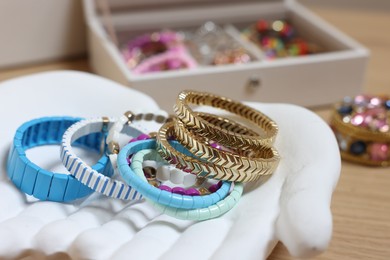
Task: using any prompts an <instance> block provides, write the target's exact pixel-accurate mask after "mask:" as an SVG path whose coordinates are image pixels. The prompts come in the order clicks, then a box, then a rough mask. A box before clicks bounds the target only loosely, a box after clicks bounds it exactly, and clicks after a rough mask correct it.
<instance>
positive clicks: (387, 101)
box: [385, 99, 390, 110]
mask: <svg viewBox="0 0 390 260" xmlns="http://www.w3.org/2000/svg"><path fill="white" fill-rule="evenodd" d="M385 107H386V109H387V110H390V99H389V100H386V101H385Z"/></svg>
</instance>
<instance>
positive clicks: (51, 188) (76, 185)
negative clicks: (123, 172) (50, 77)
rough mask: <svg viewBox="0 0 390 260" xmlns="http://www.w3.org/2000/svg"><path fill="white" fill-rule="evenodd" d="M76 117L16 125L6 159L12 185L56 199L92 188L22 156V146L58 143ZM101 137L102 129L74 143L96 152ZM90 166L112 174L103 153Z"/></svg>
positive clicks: (80, 194) (64, 199)
mask: <svg viewBox="0 0 390 260" xmlns="http://www.w3.org/2000/svg"><path fill="white" fill-rule="evenodd" d="M80 120H81V119H80V118H74V117H43V118H39V119H35V120H31V121H28V122H26V123H24V124H22V125H21V126H20V127H19V128H18V129H17V131H16V134H15V137H14V140H13V144H12V147H11V149H10V152H9V155H8V160H7V174H8V177H9V179H10V180H11V181H12V182H13V183H14V184H15V186H16V187H18V188H19V189H20V190H21V191H23V192H24V193H26V194H29V195H32V196H34V197H35V198H37V199H40V200H49V201H57V202H70V201H73V200H75V199H79V198H83V197H85V196H87V195H89V194H91V193H92V192H93V190H91V189H90V188H88V187H87V186H85V185H83V184H81V183H80V182H79V181H78V180H76V179H75V178H74V177H73V176H71V175H67V174H62V173H53V172H50V171H47V170H45V169H42V168H40V167H39V166H37V165H36V164H34V163H33V162H32V161H30V160H29V159H28V158H27V156H26V150H28V149H30V148H33V147H37V146H44V145H53V144H57V145H59V144H60V143H61V139H62V135H63V133H64V132H65V131H66V129H67V128H68V127H70V126H71V125H72V124H74V123H76V122H78V121H80ZM103 138H104V136H103V134H102V133H93V134H89V135H86V136H84V137H82V138H79V139H78V140H77V141H76V142H75V145H76V146H81V147H84V148H87V149H89V150H92V151H94V152H100V144H101V141H102V140H103ZM92 169H93V170H94V171H99V172H102V175H103V176H104V175H107V176H110V175H111V174H112V169H111V167H110V165H109V159H108V157H107V156H105V155H104V156H102V157H101V159H100V160H99V161H98V162H97V163H96V164H95V165H94V166H92Z"/></svg>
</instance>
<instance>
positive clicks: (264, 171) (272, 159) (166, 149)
mask: <svg viewBox="0 0 390 260" xmlns="http://www.w3.org/2000/svg"><path fill="white" fill-rule="evenodd" d="M174 131H175V129H174V122H168V123H165V124H164V125H163V126H162V127H161V128H160V130H159V132H158V134H157V137H156V139H157V151H158V152H159V154H160V155H161V157H163V158H164V159H165V160H167V161H168V162H169V163H171V164H173V165H175V167H177V168H179V169H181V170H185V171H189V172H191V173H192V174H195V175H198V176H199V177H205V178H214V179H219V180H227V181H237V182H249V181H255V180H258V179H259V178H260V177H261V176H264V175H270V174H272V173H273V172H274V170H275V168H276V167H277V165H278V161H279V156H278V153H277V152H276V150H275V149H273V148H272V147H264V148H263V149H264V154H266V152H265V150H266V149H268V150H269V151H268V153H267V155H268V156H267V157H268V158H265V159H263V161H261V163H259V164H255V163H254V162H253V161H243V162H242V163H240V162H229V161H226V162H225V163H224V164H223V166H221V165H219V164H216V163H212V162H209V161H207V160H202V159H199V158H197V157H196V156H195V155H193V156H190V155H187V154H190V152H189V151H188V150H187V149H185V147H184V146H183V145H181V144H180V143H179V142H172V144H171V143H170V141H168V140H170V139H171V138H172V137H173V138H175V135H174ZM185 150H187V154H184V152H185Z"/></svg>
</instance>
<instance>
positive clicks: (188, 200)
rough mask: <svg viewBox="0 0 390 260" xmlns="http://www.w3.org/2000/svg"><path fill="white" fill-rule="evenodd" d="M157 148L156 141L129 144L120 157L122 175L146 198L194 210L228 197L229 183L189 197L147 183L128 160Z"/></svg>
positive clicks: (119, 163) (119, 166) (119, 164)
mask: <svg viewBox="0 0 390 260" xmlns="http://www.w3.org/2000/svg"><path fill="white" fill-rule="evenodd" d="M176 144H177V145H178V149H180V148H181V149H183V150H184V147H182V146H180V144H178V143H176ZM155 148H156V141H155V140H153V139H150V140H143V141H138V142H133V143H129V144H127V145H126V146H125V147H124V148H123V149H122V150H121V151H120V152H119V155H118V168H119V173H120V175H121V176H122V178H123V179H124V180H125V181H126V182H127V183H128V184H129V185H131V186H132V187H133V188H134V189H136V190H137V191H138V192H139V193H141V194H142V195H143V196H144V197H145V198H149V199H151V200H153V201H155V202H158V203H160V204H163V205H166V206H170V207H175V208H183V209H194V208H202V207H207V206H210V205H213V204H215V203H217V202H218V201H220V200H221V199H223V198H224V197H226V195H227V193H228V192H229V189H230V185H231V184H230V183H229V182H224V183H223V185H222V187H221V188H220V189H219V190H218V191H216V192H214V193H212V194H210V195H204V196H187V195H180V194H175V193H172V192H168V191H165V190H161V189H158V188H156V187H154V186H152V185H150V184H149V183H147V182H146V183H145V182H144V181H143V180H142V179H141V178H139V177H138V176H137V175H135V174H134V172H133V171H132V170H131V169H130V167H129V163H128V161H127V158H128V157H129V156H130V155H132V154H135V153H137V152H139V151H141V150H144V149H155ZM141 169H142V168H141Z"/></svg>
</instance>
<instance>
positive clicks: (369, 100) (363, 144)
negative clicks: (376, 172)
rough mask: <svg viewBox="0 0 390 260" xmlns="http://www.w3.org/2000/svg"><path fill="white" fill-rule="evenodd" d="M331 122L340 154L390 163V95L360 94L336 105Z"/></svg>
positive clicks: (350, 158)
mask: <svg viewBox="0 0 390 260" xmlns="http://www.w3.org/2000/svg"><path fill="white" fill-rule="evenodd" d="M330 125H331V127H332V129H333V131H334V132H335V135H336V138H337V141H338V144H339V148H340V153H341V157H342V158H343V159H345V160H348V161H352V162H355V163H359V164H365V165H370V166H389V165H390V98H389V97H376V96H368V95H359V96H356V97H354V98H353V99H351V98H346V99H344V101H343V102H341V103H340V104H337V105H336V106H335V109H334V112H333V114H332V118H331V122H330Z"/></svg>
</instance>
